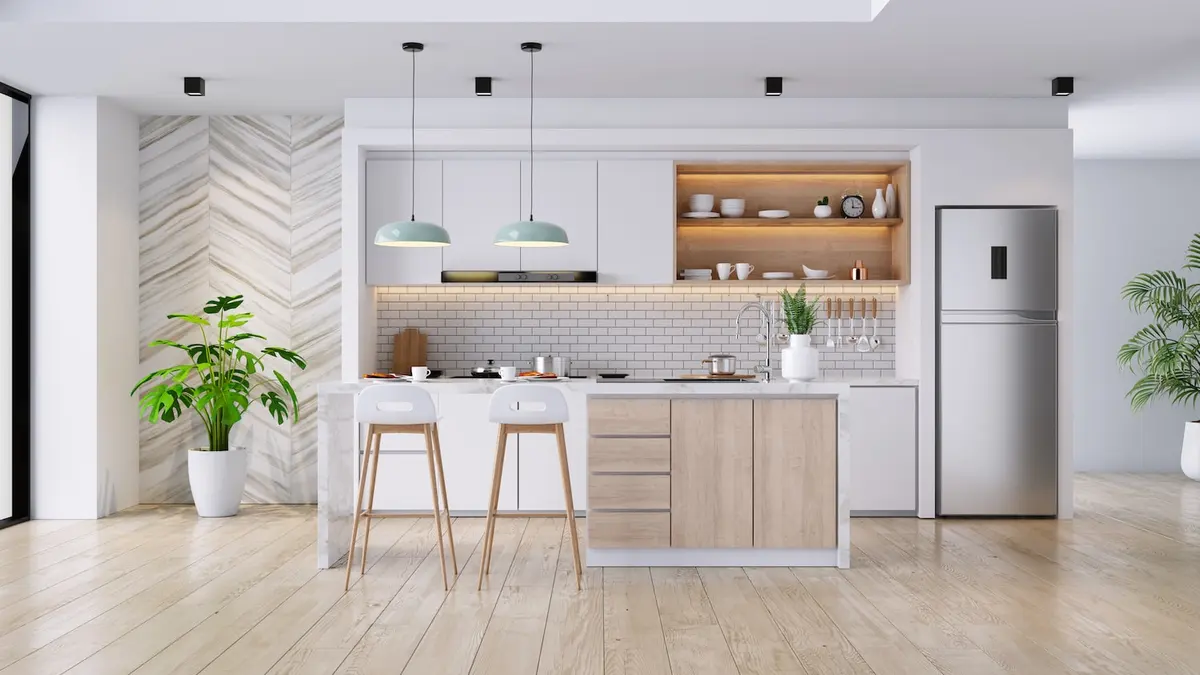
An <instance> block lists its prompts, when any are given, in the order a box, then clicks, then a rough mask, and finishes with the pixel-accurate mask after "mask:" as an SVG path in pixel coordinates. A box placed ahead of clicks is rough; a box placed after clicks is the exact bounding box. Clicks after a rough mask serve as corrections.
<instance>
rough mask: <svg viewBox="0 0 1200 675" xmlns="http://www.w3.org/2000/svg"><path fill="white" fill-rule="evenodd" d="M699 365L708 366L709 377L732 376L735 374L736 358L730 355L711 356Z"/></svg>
mask: <svg viewBox="0 0 1200 675" xmlns="http://www.w3.org/2000/svg"><path fill="white" fill-rule="evenodd" d="M700 363H701V364H703V365H707V366H708V374H709V375H734V374H736V373H737V357H736V356H733V355H732V354H713V355H712V356H709V357H708V358H707V359H704V360H703V361H701V362H700Z"/></svg>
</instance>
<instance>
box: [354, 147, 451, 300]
mask: <svg viewBox="0 0 1200 675" xmlns="http://www.w3.org/2000/svg"><path fill="white" fill-rule="evenodd" d="M366 172H367V192H366V209H367V233H366V235H367V238H366V242H367V243H366V246H367V285H368V286H400V285H402V284H436V283H438V282H439V281H441V274H442V249H440V248H407V247H401V246H376V245H375V231H376V230H378V229H379V227H380V226H381V225H384V224H386V223H393V222H396V221H398V220H408V219H409V218H411V217H412V216H413V215H414V214H413V210H412V208H413V184H412V178H413V166H412V164H410V162H409V160H407V159H372V160H368V161H367V169H366ZM416 177H417V189H416V196H417V210H416V217H417V220H424V221H427V222H431V223H438V224H441V222H442V163H441V162H440V161H431V160H420V161H418V162H417V163H416Z"/></svg>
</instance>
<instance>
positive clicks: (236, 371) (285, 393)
mask: <svg viewBox="0 0 1200 675" xmlns="http://www.w3.org/2000/svg"><path fill="white" fill-rule="evenodd" d="M241 304H242V296H240V295H233V296H221V297H219V298H217V299H215V300H210V301H209V302H208V303H207V304H205V305H204V310H203V315H196V314H168V315H167V318H168V319H177V320H179V321H185V322H187V323H190V324H193V325H195V326H196V327H198V328H199V330H200V341H199V342H194V343H192V344H181V343H179V342H175V341H173V340H155V341H153V342H151V343H150V346H151V347H155V346H162V347H170V348H172V349H178V350H179V351H181V352H183V353H184V354H185V355H186V356H187V362H186V363H183V364H180V365H176V366H170V367H167V368H163V369H161V370H156V371H154V372H152V373H150V374H149V375H147V376H146V377H143V378H142V379H141V381H140V382H138V383H137V384H136V385H134V387H133V391H132V392H130V395H137V394H138V393H139V391H142V387H143V386H145V385H147V384H150V385H151V386H150V387H149V388H147V389H146V390H145V391H143V392H142V393H141V401H140V404H139V408H140V410H141V416H142V417H143V418H145V419H147V420H149V421H150V422H151V423H152V424H154V423H158V422H167V423H170V422H174V421H176V420H178V419H180V418H181V417H182V416H183V414H184V411H185V410H187V409H192V410H194V411H195V412H196V415H198V416H199V417H200V421H201V422H203V423H204V430H205V432H206V434H207V436H208V447H204V448H191V449H189V450H188V482H189V483H190V484H191V487H192V499H193V501H195V503H196V512H197V513H199V514H200V516H201V517H203V518H222V517H226V516H233V515H237V512H238V507H239V505H240V504H241V501H242V493H243V492H244V491H245V488H246V468H247V465H248V459H249V456H248V454H247V451H246V448H244V447H235V446H231V445H230V442H229V437H230V432H231V431H232V430H233V427H234V425H236V424H237V423H238V422H239V421H241V419H242V418H243V417H244V416H245V414H246V411H247V410H248V409H249V408H250V406H251V405H252V404H253V403H254V402H255V401H257V402H258V403H260V404H262V406H263V407H265V408H266V409H267V411H268V412H270V414H271V416H272V417H274V418H275V421H276V423H278V424H283V423H284V422H285V421H286V420H287V419H289V418H291V419H292V420H293V421H294V420H297V419H299V403H298V401H297V399H296V391H295V390H294V389H293V388H292V384H291V383H290V382H288V379H287V378H286V377H285V376H284V375H283V373H281V372H279V371H278V370H275V369H273V368H271V367H270V366H268V365H267V364H266V361H265V360H264V357H272V358H277V359H281V360H283V361H287V362H289V363H291V364H293V365H295V366H296V367H298V368H300V369H301V370H303V369H304V368H306V367H307V365H308V364H307V363H306V362H305V361H304V359H303V358H301V356H300V355H299V354H297V353H296V352H293V351H291V350H289V349H284V348H282V347H262V348H261V349H257V350H254V351H251V350H250V349H247V347H245V346H243V345H246V344H248V343H250V342H254V341H262V342H265V341H266V338H265V337H263V336H261V335H258V334H257V333H250V332H246V331H243V330H240V329H241V328H242V327H243V326H245V325H246V324H247V323H249V322H250V320H251V319H253V318H254V315H253V314H251V313H250V312H234V311H233V310H236V309H237V308H238V307H240V306H241Z"/></svg>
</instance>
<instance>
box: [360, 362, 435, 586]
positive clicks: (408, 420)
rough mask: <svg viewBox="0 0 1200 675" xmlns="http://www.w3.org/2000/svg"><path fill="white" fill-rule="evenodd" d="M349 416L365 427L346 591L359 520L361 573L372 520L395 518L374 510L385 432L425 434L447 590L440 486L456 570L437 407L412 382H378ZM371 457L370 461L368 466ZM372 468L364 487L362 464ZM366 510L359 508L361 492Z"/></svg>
mask: <svg viewBox="0 0 1200 675" xmlns="http://www.w3.org/2000/svg"><path fill="white" fill-rule="evenodd" d="M354 417H355V419H356V420H357V422H358V423H359V424H366V425H367V448H366V450H365V451H364V452H363V462H362V471H361V472H359V476H358V507H357V508H356V509H355V511H354V527H353V529H352V530H351V534H350V555H349V557H348V558H347V559H346V590H350V568H351V565H352V564H353V562H354V543H355V542H356V541H357V540H358V521H359V518H366V519H367V530H366V533H365V534H364V535H363V550H362V571H361V572H360V574H366V573H367V542H369V541H370V540H371V521H372V520H373V519H375V518H388V517H395V516H389V515H387V514H376V513H375V512H374V508H375V477H376V476H377V475H378V473H379V446H380V441H381V440H382V439H383V435H384V434H422V435H424V436H425V455H426V457H427V458H428V459H429V488H430V490H431V492H432V493H433V519H434V522H436V523H437V533H438V555H440V556H441V558H442V586H443V587H444V588H445V589H446V590H450V582H449V579H448V578H447V576H446V551H445V549H444V548H443V546H442V514H441V509H439V507H438V492H439V486H440V492H441V500H442V502H441V506H442V507H443V508H444V509H445V511H446V534H447V535H448V536H449V538H450V561H451V564H452V565H453V566H454V574H455V575H457V574H458V557H457V556H456V555H455V553H454V530H453V529H451V526H450V521H451V518H450V502H449V499H448V498H447V497H446V474H445V471H444V470H443V468H442V442H441V439H440V438H439V437H438V426H437V420H438V416H437V409H436V408H435V407H434V405H433V398H432V397H431V396H430V395H429V392H427V391H425V390H424V389H422V388H420V387H417V386H413V385H411V384H377V385H374V386H370V387H367V388H366V389H363V390H362V391H361V392H359V394H358V400H357V401H356V403H355V408H354ZM372 458H374V463H373V464H372V463H371V462H372ZM368 466H369V467H370V469H371V487H370V489H369V490H368V489H367V468H368ZM364 494H365V495H367V508H366V509H365V510H364V509H363V495H364Z"/></svg>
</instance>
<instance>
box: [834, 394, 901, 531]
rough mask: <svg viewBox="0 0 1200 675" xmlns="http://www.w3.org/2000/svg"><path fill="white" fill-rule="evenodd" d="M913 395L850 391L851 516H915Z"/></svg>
mask: <svg viewBox="0 0 1200 675" xmlns="http://www.w3.org/2000/svg"><path fill="white" fill-rule="evenodd" d="M916 512H917V389H916V388H915V387H853V388H852V389H851V394H850V515H851V516H872V515H876V516H888V515H916Z"/></svg>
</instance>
